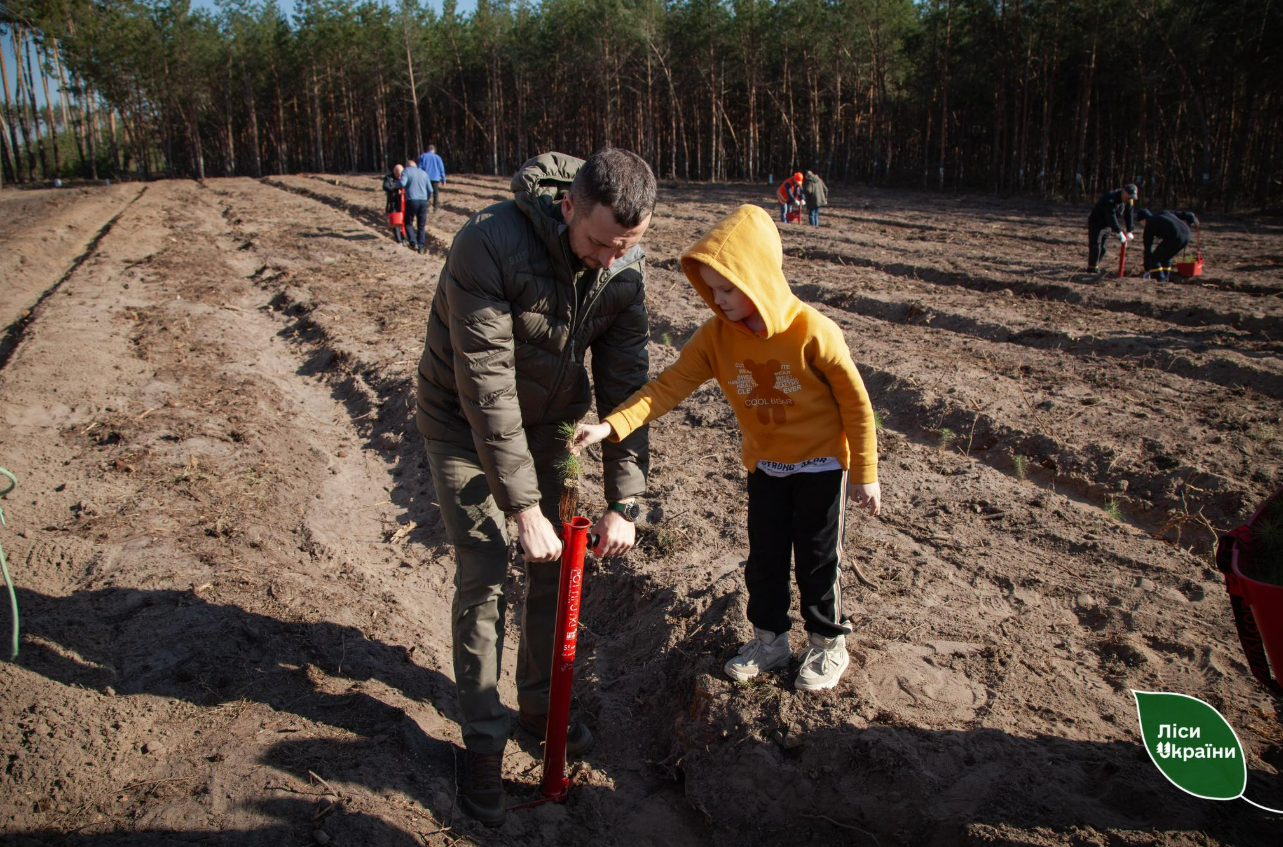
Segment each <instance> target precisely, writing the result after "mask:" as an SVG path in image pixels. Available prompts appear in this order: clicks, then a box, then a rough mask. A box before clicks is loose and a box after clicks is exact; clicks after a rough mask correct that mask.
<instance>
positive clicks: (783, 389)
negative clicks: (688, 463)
mask: <svg viewBox="0 0 1283 847" xmlns="http://www.w3.org/2000/svg"><path fill="white" fill-rule="evenodd" d="M681 264H682V270H683V271H685V273H686V278H687V279H688V280H689V281H690V283H691V286H692V287H693V288H694V289H695V291H696V292H698V293H699V295H700V296H701V297H702V298H703V299H704V302H706V303H707V304H708V306H709V308H710V309H712V311H713V317H711V318H709V320H708V321H706V322H705V323H704V324H703V325H702V326H701V327H700V328H699V329H698V330H696V332H695V334H694V335H693V336H692V337H691V339H690V340H689V341H688V342H686V344H685V346H683V347H682V350H681V355H680V356H679V357H678V359H677V361H676V362H674V363H673V364H672V365H670V366H669V367H668V368H667V369H665V370H664V372H663V373H661V374H660V375H659V376H658V377H655V378H654V379H652V380H651V381H650V382H649V383H647V384H646V385H645V386H644V387H642V388H641V389H639V390H638V391H637V392H636V393H634V394H633V395H632V396H631V397H629V398H628V399H627V400H625V401H624V402H623V403H622V404H621V405H620V406H619V407H618V408H617V409H615V410H614V411H613V412H611V413H610V414H609V415H607V416H606V417H605V418H604V419H603V420H604V422H605V423H609V424H610V425H611V427H612V428H613V430H614V433H615V434H614V435H613V436H612V440H614V439H618V438H624V437H626V436H627V435H628V434H629V433H630V432H632V431H633V430H635V429H637V428H638V427H641V426H643V425H644V424H647V423H649V422H650V421H653V420H655V419H656V418H658V417H660V416H661V415H663V414H665V413H666V412H668V411H669V410H671V409H672V408H673V407H675V406H676V405H677V404H678V403H680V402H681V401H682V400H684V399H686V397H688V396H690V394H691V393H692V392H693V391H694V390H695V389H696V388H698V387H699V386H700V385H701V384H703V383H704V382H705V381H707V380H709V379H716V380H717V382H718V384H719V385H721V387H722V392H723V393H724V394H725V395H726V398H727V401H728V402H729V403H730V404H731V408H732V410H733V411H734V412H735V417H736V420H737V421H738V422H739V426H740V431H741V433H742V434H743V447H742V457H743V461H744V466H745V467H746V468H748V469H749V471H752V470H754V469H756V468H757V464H758V462H759V461H767V462H778V463H786V464H794V463H800V462H805V461H807V460H809V459H817V458H822V457H828V456H832V457H835V458H837V460H838V461H839V462H840V463H841V465H842V467H843V468H847V469H849V470H850V481H851V482H853V483H872V482H877V460H878V459H877V455H878V454H877V436H876V433H875V429H874V425H873V407H872V405H871V404H870V403H869V395H868V392H867V391H866V390H865V388H864V382H863V380H861V379H860V375H859V372H858V371H857V370H856V368H855V363H854V362H853V361H852V360H851V353H850V351H849V350H848V349H847V346H846V340H845V339H844V338H843V337H842V331H841V330H840V329H839V328H838V326H837V324H835V323H833V321H831V320H829V319H828V318H827V317H825V316H824V315H821V314H820V313H819V312H817V311H816V310H815V309H813V308H812V307H810V306H808V305H806V304H805V303H803V302H802V301H801V300H799V299H797V297H796V296H794V294H793V292H792V291H791V290H790V289H789V286H788V281H787V280H786V279H785V278H784V270H783V265H784V251H783V246H782V245H781V243H780V235H779V230H778V229H777V228H776V225H775V222H774V221H773V220H772V219H771V216H770V215H769V214H767V213H766V211H765V210H763V209H762V208H760V207H758V206H750V205H745V206H741V207H740V208H739V209H737V210H736V211H735V212H733V213H732V214H730V215H729V216H727V217H726V218H725V219H723V220H722V221H720V222H719V223H718V224H717V225H716V226H714V227H713V229H712V230H711V231H710V232H709V233H708V234H707V235H705V236H704V237H703V238H701V239H700V240H699V241H698V242H697V243H696V244H695V246H693V247H692V248H691V249H690V250H688V251H686V253H684V254H683V255H682V258H681ZM700 265H707V266H709V267H711V268H713V269H714V270H716V271H717V272H718V273H720V274H721V275H722V276H724V277H726V278H727V279H728V280H730V281H731V283H733V284H734V285H735V287H736V288H738V289H739V290H740V291H742V292H743V293H744V294H745V295H746V296H747V297H748V298H749V299H750V300H751V301H752V302H753V305H754V306H755V307H756V308H757V312H758V314H759V315H760V316H761V318H762V321H763V323H764V324H765V329H764V330H763V331H762V332H761V333H754V332H753V331H751V330H750V329H749V328H748V327H747V326H745V325H744V322H743V321H734V322H733V321H731V320H730V319H728V318H727V317H726V315H725V314H724V313H723V312H722V310H721V309H719V308H718V307H717V305H716V303H715V301H714V299H713V292H712V289H710V288H709V287H708V285H707V284H706V283H705V282H704V280H703V278H702V277H701V275H700Z"/></svg>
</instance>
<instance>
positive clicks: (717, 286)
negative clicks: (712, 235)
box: [699, 265, 757, 321]
mask: <svg viewBox="0 0 1283 847" xmlns="http://www.w3.org/2000/svg"><path fill="white" fill-rule="evenodd" d="M699 275H700V277H701V278H703V280H704V283H705V284H706V285H707V286H708V287H709V288H711V289H713V302H714V303H715V304H717V308H719V309H721V310H722V314H724V315H726V319H727V320H728V321H742V320H744V319H745V318H748V317H751V316H753V315H755V314H757V307H756V306H754V305H753V301H752V300H750V299H748V295H746V294H745V293H744V292H743V291H740V290H739V289H738V288H736V287H735V286H734V285H733V284H732V283H731V281H730V280H729V279H727V278H726V277H724V276H722V275H721V274H719V273H718V272H717V271H715V270H713V269H712V268H710V267H709V266H708V265H700V266H699Z"/></svg>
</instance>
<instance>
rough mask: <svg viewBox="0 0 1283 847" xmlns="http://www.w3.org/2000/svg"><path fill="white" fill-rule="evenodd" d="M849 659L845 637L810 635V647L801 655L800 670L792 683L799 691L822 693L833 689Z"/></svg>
mask: <svg viewBox="0 0 1283 847" xmlns="http://www.w3.org/2000/svg"><path fill="white" fill-rule="evenodd" d="M850 663H851V657H850V656H848V655H847V653H846V636H845V635H835V636H834V637H832V638H825V637H824V636H823V635H817V634H815V633H811V646H809V647H807V648H806V651H805V652H803V653H802V669H801V670H800V671H798V673H797V681H796V682H794V683H793V685H794V687H796V688H797V690H799V691H823V690H825V689H827V688H833V687H834V686H836V685H837V684H838V680H840V679H841V678H842V674H844V673H846V666H847V665H849V664H850Z"/></svg>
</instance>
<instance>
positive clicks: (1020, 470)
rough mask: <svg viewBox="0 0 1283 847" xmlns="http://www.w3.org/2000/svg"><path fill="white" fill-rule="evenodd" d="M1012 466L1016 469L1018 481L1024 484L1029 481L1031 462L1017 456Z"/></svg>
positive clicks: (1012, 461) (1013, 459)
mask: <svg viewBox="0 0 1283 847" xmlns="http://www.w3.org/2000/svg"><path fill="white" fill-rule="evenodd" d="M1011 464H1012V465H1013V466H1014V467H1015V469H1016V479H1018V480H1020V481H1021V482H1024V481H1025V480H1027V479H1029V460H1028V459H1026V458H1025V457H1024V456H1020V455H1017V456H1015V457H1014V458H1012V460H1011Z"/></svg>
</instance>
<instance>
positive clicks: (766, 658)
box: [724, 627, 793, 682]
mask: <svg viewBox="0 0 1283 847" xmlns="http://www.w3.org/2000/svg"><path fill="white" fill-rule="evenodd" d="M753 632H754V634H755V637H754V638H753V639H752V640H751V641H749V642H748V643H747V644H745V645H744V646H743V647H741V648H740V652H739V655H738V656H736V657H735V658H734V659H731V660H730V661H729V662H727V663H726V667H725V668H724V670H725V671H726V675H727V676H729V677H730V678H731V679H733V680H736V681H738V682H744V681H745V680H750V679H752V678H753V677H755V676H757V675H758V674H759V673H761V672H762V671H769V670H771V669H772V668H778V667H780V666H781V665H787V664H788V661H789V659H791V658H793V651H792V650H790V649H789V634H788V633H787V632H781V633H780V634H779V635H776V634H775V633H773V632H768V631H767V630H765V629H758V628H757V627H753Z"/></svg>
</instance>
